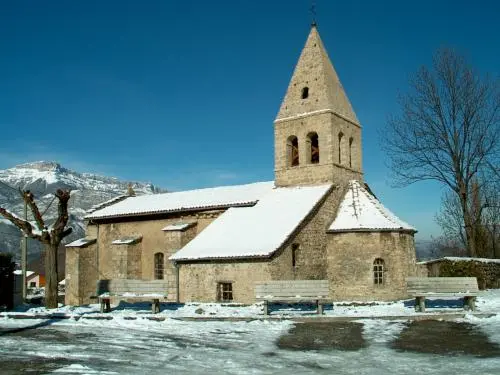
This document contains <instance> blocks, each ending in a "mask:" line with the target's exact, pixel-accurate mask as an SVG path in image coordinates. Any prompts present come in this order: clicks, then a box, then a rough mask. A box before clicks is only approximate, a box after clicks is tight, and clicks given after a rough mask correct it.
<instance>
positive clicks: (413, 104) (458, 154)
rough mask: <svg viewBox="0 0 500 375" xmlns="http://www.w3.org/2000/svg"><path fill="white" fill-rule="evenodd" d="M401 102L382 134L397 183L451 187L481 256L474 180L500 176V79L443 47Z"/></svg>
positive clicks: (472, 246)
mask: <svg viewBox="0 0 500 375" xmlns="http://www.w3.org/2000/svg"><path fill="white" fill-rule="evenodd" d="M400 105H401V114H400V115H398V116H394V117H392V118H390V120H389V121H388V123H387V127H386V129H384V132H383V133H382V134H383V135H382V138H383V139H382V145H383V147H384V149H385V150H386V152H387V154H388V156H389V160H390V166H391V169H392V171H393V173H394V176H395V178H396V185H399V186H406V185H409V184H412V183H415V182H418V181H424V180H434V181H438V182H440V183H442V184H443V185H444V186H446V187H448V188H449V189H450V191H451V192H452V194H454V195H455V196H456V197H457V198H458V202H459V208H460V213H461V220H462V222H463V227H464V234H465V241H466V245H467V252H468V255H470V256H477V249H476V243H475V240H474V239H475V237H476V231H477V226H476V225H475V223H474V221H475V217H474V215H473V213H472V212H471V210H472V209H473V208H474V205H473V204H472V199H473V197H472V190H473V189H472V184H473V183H474V181H478V180H479V179H478V175H479V174H484V175H489V176H492V177H495V176H496V178H498V170H497V169H495V168H497V167H493V166H498V165H499V162H500V82H499V80H498V79H497V78H496V79H493V78H488V77H486V78H483V77H480V76H479V75H478V74H476V73H475V72H474V70H473V69H472V68H471V67H470V66H469V65H468V64H467V62H466V61H465V59H464V58H463V57H462V56H460V55H458V54H457V53H455V52H454V51H453V50H449V49H442V50H440V51H438V53H437V54H436V55H435V57H434V63H433V68H432V70H430V69H428V68H426V67H422V68H420V70H419V71H418V72H417V73H416V74H415V75H414V76H413V77H412V79H411V80H410V91H409V92H408V93H407V94H405V95H402V96H401V97H400ZM479 188H481V186H479Z"/></svg>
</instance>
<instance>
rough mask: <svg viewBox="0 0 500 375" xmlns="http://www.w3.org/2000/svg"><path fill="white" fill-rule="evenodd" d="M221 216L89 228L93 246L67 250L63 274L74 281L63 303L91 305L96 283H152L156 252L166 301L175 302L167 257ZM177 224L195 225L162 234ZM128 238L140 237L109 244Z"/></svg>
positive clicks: (171, 268) (176, 217) (173, 279)
mask: <svg viewBox="0 0 500 375" xmlns="http://www.w3.org/2000/svg"><path fill="white" fill-rule="evenodd" d="M222 212H223V210H215V211H205V212H199V213H192V214H187V215H186V214H185V215H179V214H176V215H170V216H168V217H166V218H163V219H157V220H137V221H124V222H118V223H105V224H103V223H101V224H95V223H93V224H90V225H88V226H87V231H86V233H87V236H88V237H96V238H97V242H96V244H93V245H91V246H89V247H88V248H68V250H67V259H66V274H67V275H68V274H69V275H71V277H73V278H76V280H75V279H73V280H72V281H70V286H69V289H70V290H71V292H70V293H69V294H68V293H67V297H66V303H67V304H69V305H80V304H85V303H90V302H91V300H90V296H91V295H94V294H95V288H96V285H97V280H99V279H113V278H128V279H143V280H152V279H153V278H154V254H155V253H157V252H161V253H163V254H164V261H165V264H164V278H165V279H166V280H168V281H169V286H170V287H169V290H168V296H169V299H171V300H175V299H176V275H177V273H176V270H175V267H174V265H173V264H172V262H171V261H170V260H169V259H168V258H169V256H170V255H172V254H173V253H175V252H176V251H177V250H179V249H180V248H181V247H183V246H184V245H185V244H187V243H188V242H189V241H190V240H191V239H193V238H194V237H195V236H196V235H198V234H199V233H200V232H201V231H202V230H203V229H205V228H206V227H207V225H208V224H210V223H211V222H212V221H213V220H215V218H216V217H218V216H219V215H220V214H221V213H222ZM179 222H183V223H195V224H196V225H194V226H192V227H190V228H188V229H187V230H185V231H176V232H168V231H165V232H164V231H162V229H163V228H164V227H165V226H167V225H169V224H175V223H179ZM130 236H137V237H142V240H141V242H139V243H137V244H131V245H113V244H112V242H113V241H114V240H117V239H120V238H123V237H130ZM83 249H85V251H84V250H83ZM89 257H90V258H91V259H90V258H89ZM87 258H89V259H87ZM87 260H88V261H87ZM90 260H91V261H90ZM74 283H76V284H75V286H73V284H74Z"/></svg>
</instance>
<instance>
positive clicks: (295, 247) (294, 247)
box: [292, 243, 299, 268]
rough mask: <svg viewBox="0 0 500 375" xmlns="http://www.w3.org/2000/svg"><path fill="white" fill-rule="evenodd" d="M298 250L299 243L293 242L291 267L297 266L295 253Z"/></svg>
mask: <svg viewBox="0 0 500 375" xmlns="http://www.w3.org/2000/svg"><path fill="white" fill-rule="evenodd" d="M298 252H299V244H298V243H294V244H293V245H292V267H293V268H295V267H297V255H298Z"/></svg>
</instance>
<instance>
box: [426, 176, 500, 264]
mask: <svg viewBox="0 0 500 375" xmlns="http://www.w3.org/2000/svg"><path fill="white" fill-rule="evenodd" d="M496 185H498V184H494V183H493V181H491V180H488V181H486V182H484V183H482V184H478V183H473V184H472V191H471V192H470V196H471V200H470V204H471V205H472V206H471V207H469V211H470V212H471V215H472V217H473V220H472V222H473V226H474V228H475V230H474V231H473V232H474V238H473V241H474V243H475V248H476V255H477V256H479V257H484V258H497V257H500V190H499V187H498V186H496ZM479 186H482V188H481V189H479ZM436 222H437V223H438V224H439V226H440V227H441V229H442V231H443V237H444V238H446V239H448V240H453V241H456V242H457V243H459V244H461V246H462V247H464V248H465V247H466V245H467V237H466V233H465V227H464V221H463V216H462V210H461V205H460V200H459V198H458V196H457V195H456V194H453V193H452V192H449V191H448V192H446V193H445V194H444V196H443V200H442V204H441V211H440V212H439V213H438V215H436Z"/></svg>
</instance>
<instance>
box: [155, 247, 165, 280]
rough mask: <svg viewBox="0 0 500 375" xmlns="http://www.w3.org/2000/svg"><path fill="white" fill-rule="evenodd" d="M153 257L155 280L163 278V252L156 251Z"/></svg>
mask: <svg viewBox="0 0 500 375" xmlns="http://www.w3.org/2000/svg"><path fill="white" fill-rule="evenodd" d="M154 258H155V280H163V270H164V264H163V260H164V255H163V253H156V254H155V257H154Z"/></svg>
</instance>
